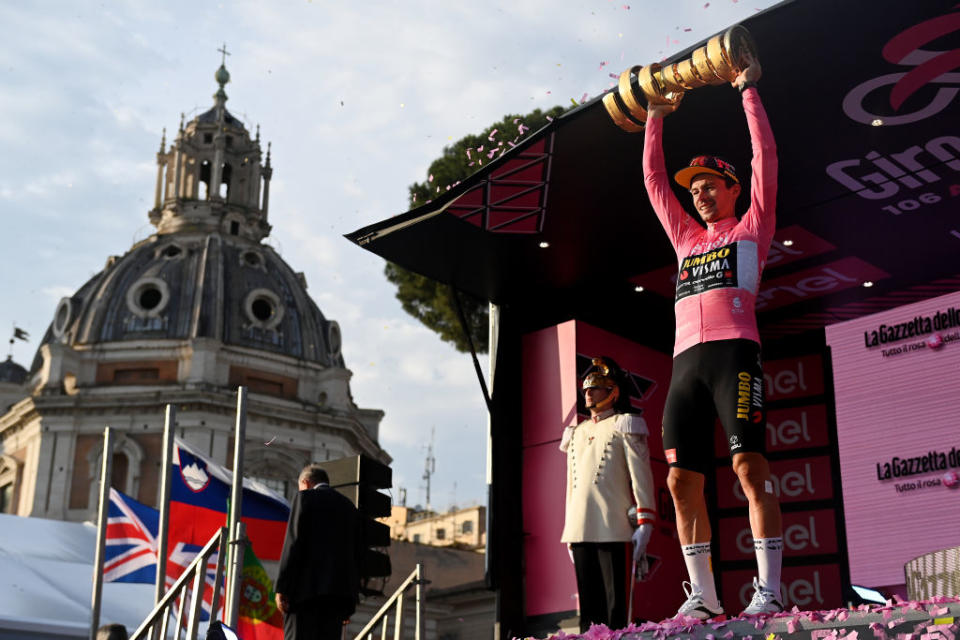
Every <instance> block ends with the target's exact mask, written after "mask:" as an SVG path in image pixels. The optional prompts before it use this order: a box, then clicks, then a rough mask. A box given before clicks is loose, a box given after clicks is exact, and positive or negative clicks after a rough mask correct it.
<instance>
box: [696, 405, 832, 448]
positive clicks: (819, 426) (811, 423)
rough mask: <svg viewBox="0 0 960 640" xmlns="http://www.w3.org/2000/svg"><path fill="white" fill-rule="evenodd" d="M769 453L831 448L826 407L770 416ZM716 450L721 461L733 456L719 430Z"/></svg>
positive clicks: (779, 412)
mask: <svg viewBox="0 0 960 640" xmlns="http://www.w3.org/2000/svg"><path fill="white" fill-rule="evenodd" d="M766 444H767V452H768V453H770V452H780V451H802V450H803V449H809V448H811V447H823V446H827V445H829V444H830V435H829V434H828V433H827V408H826V407H825V406H824V405H822V404H814V405H809V406H803V407H791V408H789V409H776V410H773V411H768V412H767V439H766ZM714 449H715V451H716V454H717V457H718V458H724V457H726V456H728V455H730V451H729V449H728V448H727V441H726V437H725V436H724V434H723V430H722V429H721V428H720V427H719V426H718V427H717V429H716V431H715V438H714Z"/></svg>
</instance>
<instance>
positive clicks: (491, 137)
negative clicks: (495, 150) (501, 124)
mask: <svg viewBox="0 0 960 640" xmlns="http://www.w3.org/2000/svg"><path fill="white" fill-rule="evenodd" d="M495 135H497V130H496V129H494V130H493V131H491V132H490V135H489V136H487V140H490V141H493V137H494V136H495Z"/></svg>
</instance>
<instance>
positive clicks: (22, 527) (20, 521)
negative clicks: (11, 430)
mask: <svg viewBox="0 0 960 640" xmlns="http://www.w3.org/2000/svg"><path fill="white" fill-rule="evenodd" d="M96 541H97V527H96V526H95V525H93V524H91V523H89V522H84V523H78V522H61V521H59V520H44V519H41V518H24V517H21V516H12V515H6V514H0V640H6V639H8V638H11V639H12V638H17V639H20V638H29V639H31V640H33V639H47V638H49V639H54V638H56V639H60V638H85V637H87V636H88V635H89V633H90V593H91V585H92V581H93V559H94V552H95V550H96ZM153 593H154V587H153V585H148V584H125V583H107V584H105V585H104V586H103V599H102V604H101V607H100V624H108V623H113V622H119V623H121V624H123V625H125V626H126V627H127V630H128V631H129V632H130V633H133V631H134V630H135V629H136V628H137V627H138V626H139V624H140V623H141V622H142V621H143V619H144V618H145V617H146V616H147V614H148V613H149V612H150V610H151V609H152V608H153ZM201 637H202V636H201Z"/></svg>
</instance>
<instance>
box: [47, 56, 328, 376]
mask: <svg viewBox="0 0 960 640" xmlns="http://www.w3.org/2000/svg"><path fill="white" fill-rule="evenodd" d="M216 79H217V81H218V83H219V84H220V87H219V90H218V91H217V92H216V93H215V94H214V106H213V108H211V109H210V110H208V111H205V112H204V113H202V114H200V115H198V116H196V117H195V118H193V119H192V120H191V121H189V122H187V123H184V122H183V120H181V123H180V127H179V130H178V132H177V135H176V137H175V138H174V140H173V143H172V144H171V145H170V148H169V149H167V147H166V136H164V140H163V141H162V142H161V145H160V151H159V152H158V153H157V164H158V168H157V185H156V191H155V203H154V208H153V209H152V210H151V211H150V212H149V217H150V221H151V222H152V223H153V224H154V226H156V228H157V233H156V234H154V235H152V236H151V237H149V238H148V239H146V240H144V241H142V242H139V243H137V244H136V245H134V246H133V247H132V248H131V249H130V250H129V251H127V252H126V253H125V254H124V255H123V256H120V257H116V256H114V257H111V258H109V259H108V260H107V264H106V266H105V267H104V269H103V270H102V271H101V272H100V273H98V274H97V275H95V276H94V277H93V278H92V279H90V280H89V281H88V282H87V283H86V284H84V285H83V286H82V287H81V288H80V289H79V290H78V291H77V292H76V293H75V294H74V295H72V296H70V297H69V298H64V299H62V300H61V301H60V303H59V304H58V306H57V309H56V311H55V313H54V319H53V322H52V323H51V325H50V328H49V329H48V331H47V334H46V336H45V337H44V340H43V342H42V344H41V348H40V349H39V350H38V352H37V357H36V358H35V359H34V363H33V365H32V367H31V370H32V371H36V370H37V369H38V368H39V367H40V366H41V365H42V357H41V352H42V351H43V345H46V344H50V343H59V344H62V345H67V346H70V347H81V348H88V347H90V346H93V345H101V344H107V343H124V342H128V343H129V342H135V341H141V342H143V341H157V340H166V341H178V340H195V339H212V340H215V341H218V342H219V343H222V344H223V345H230V346H237V347H246V348H250V349H256V350H260V351H265V352H271V353H274V354H278V355H282V356H289V357H291V358H295V359H297V360H298V361H306V362H309V363H315V364H318V365H321V366H323V367H343V366H344V364H343V359H342V357H341V355H340V330H339V327H338V326H337V323H336V322H333V321H330V320H327V319H326V318H324V316H323V314H322V313H321V312H320V309H319V308H318V307H317V305H316V304H315V303H314V302H313V300H311V298H310V296H309V295H308V294H307V291H306V280H305V278H304V276H303V274H302V273H296V272H295V271H294V270H293V269H291V268H290V266H289V265H288V264H287V263H286V262H285V261H284V260H283V259H282V258H281V257H280V255H279V254H277V252H276V251H274V250H273V249H272V248H271V247H270V246H268V245H266V244H264V243H263V239H264V238H265V237H266V236H267V235H268V234H269V232H270V225H269V223H268V222H267V214H268V206H269V193H270V178H271V176H272V172H273V170H272V168H271V166H270V150H269V146H268V148H267V153H266V158H265V161H263V162H261V160H262V159H263V155H262V150H261V146H260V132H259V127H258V128H257V133H256V136H251V135H250V132H249V131H248V130H247V128H246V127H245V126H244V124H243V123H242V122H241V121H240V120H239V119H237V118H236V117H234V116H233V115H231V114H230V113H229V112H228V111H227V109H226V100H227V96H226V93H224V91H223V85H224V84H225V83H226V82H227V81H228V80H229V75H228V74H227V73H226V69H225V67H223V66H221V68H220V70H218V72H217V76H216Z"/></svg>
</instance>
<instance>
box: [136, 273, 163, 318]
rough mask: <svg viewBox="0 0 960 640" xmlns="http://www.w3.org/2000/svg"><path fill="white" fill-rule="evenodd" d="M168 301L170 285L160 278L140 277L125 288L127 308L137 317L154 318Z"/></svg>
mask: <svg viewBox="0 0 960 640" xmlns="http://www.w3.org/2000/svg"><path fill="white" fill-rule="evenodd" d="M169 301H170V287H168V286H167V283H166V282H164V281H163V280H161V279H160V278H154V277H145V278H140V280H138V281H137V282H135V283H134V284H133V286H132V287H130V288H129V289H127V308H128V309H130V311H131V312H132V313H133V314H134V315H135V316H137V317H138V318H155V317H157V316H159V315H160V312H162V311H163V309H164V308H165V307H166V306H167V303H168V302H169Z"/></svg>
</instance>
